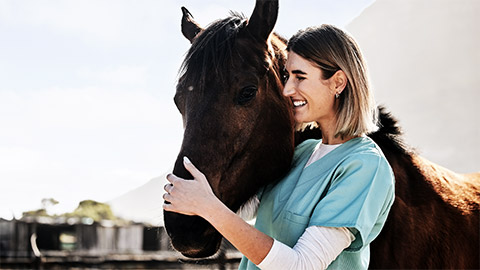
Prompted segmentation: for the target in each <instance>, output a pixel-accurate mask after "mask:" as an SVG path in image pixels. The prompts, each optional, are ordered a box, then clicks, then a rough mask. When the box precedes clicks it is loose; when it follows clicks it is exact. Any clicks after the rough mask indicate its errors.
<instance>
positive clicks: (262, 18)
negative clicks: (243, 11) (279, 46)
mask: <svg viewBox="0 0 480 270" xmlns="http://www.w3.org/2000/svg"><path fill="white" fill-rule="evenodd" d="M277 16H278V0H257V2H256V4H255V9H254V10H253V13H252V16H250V20H249V21H248V25H247V29H248V31H249V32H250V33H251V34H252V35H253V36H254V37H255V38H257V39H259V40H260V41H266V40H267V39H268V36H269V35H270V33H272V31H273V27H274V26H275V23H276V22H277Z"/></svg>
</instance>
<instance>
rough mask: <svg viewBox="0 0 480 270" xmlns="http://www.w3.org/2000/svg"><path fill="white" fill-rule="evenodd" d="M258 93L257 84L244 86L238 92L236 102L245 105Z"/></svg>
mask: <svg viewBox="0 0 480 270" xmlns="http://www.w3.org/2000/svg"><path fill="white" fill-rule="evenodd" d="M256 95H257V87H255V86H247V87H244V88H243V89H242V90H241V91H240V93H239V94H238V96H237V100H236V103H237V104H238V105H245V104H247V103H248V102H249V101H251V100H252V99H254V98H255V96H256Z"/></svg>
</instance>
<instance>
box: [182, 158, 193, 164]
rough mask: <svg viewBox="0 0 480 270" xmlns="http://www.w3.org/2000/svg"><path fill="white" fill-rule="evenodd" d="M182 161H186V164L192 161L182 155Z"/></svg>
mask: <svg viewBox="0 0 480 270" xmlns="http://www.w3.org/2000/svg"><path fill="white" fill-rule="evenodd" d="M183 162H185V163H187V164H191V163H192V162H191V161H190V159H188V157H186V156H184V157H183Z"/></svg>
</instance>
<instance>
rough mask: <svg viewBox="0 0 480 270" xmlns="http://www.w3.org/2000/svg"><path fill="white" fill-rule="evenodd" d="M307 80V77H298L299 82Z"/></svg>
mask: <svg viewBox="0 0 480 270" xmlns="http://www.w3.org/2000/svg"><path fill="white" fill-rule="evenodd" d="M305 79H306V78H305V77H297V80H299V81H303V80H305Z"/></svg>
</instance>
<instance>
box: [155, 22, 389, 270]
mask: <svg viewBox="0 0 480 270" xmlns="http://www.w3.org/2000/svg"><path fill="white" fill-rule="evenodd" d="M287 52H288V60H287V63H286V71H287V72H288V76H287V77H288V78H287V80H286V83H285V88H284V91H283V94H284V95H285V96H287V97H289V98H290V99H291V100H292V104H293V107H294V114H295V119H296V121H297V123H299V124H302V125H305V124H307V123H309V124H312V123H313V124H315V125H318V126H319V127H320V129H321V131H322V139H321V140H307V141H305V142H303V143H302V144H300V145H299V146H297V148H296V149H295V155H294V159H293V162H292V168H291V170H290V172H289V173H288V175H287V176H286V177H285V178H284V179H282V180H281V181H280V182H278V183H277V184H275V185H273V186H268V187H266V188H264V190H263V191H262V192H260V193H259V194H258V197H259V200H260V205H259V207H258V213H257V220H256V224H255V227H252V226H250V225H249V224H248V223H246V222H245V221H243V220H242V219H241V218H240V217H238V216H237V215H236V214H235V213H233V212H232V211H231V210H229V209H228V208H227V207H226V206H225V205H223V203H222V202H221V201H220V200H219V199H218V198H216V197H215V195H214V194H213V192H212V190H211V188H210V186H209V184H208V182H207V180H206V179H205V176H204V175H203V174H202V173H201V172H200V171H199V170H198V169H196V168H195V166H194V165H193V164H192V163H191V162H190V161H189V160H188V158H185V159H184V165H185V168H186V169H187V170H188V171H189V172H190V173H191V174H192V176H193V177H194V178H195V180H194V181H185V180H184V179H181V178H178V177H176V176H175V175H172V174H170V175H168V176H167V179H168V181H170V183H171V184H168V185H166V186H165V191H166V192H167V193H165V194H164V199H165V201H167V202H170V204H164V206H163V207H164V209H165V210H167V211H174V212H178V213H182V214H187V215H199V216H201V217H203V218H204V219H206V220H207V221H209V222H210V223H211V224H212V225H213V226H214V227H215V228H216V229H217V230H218V231H219V232H220V233H221V234H222V235H223V236H224V237H225V238H226V239H228V240H229V241H230V242H231V243H232V244H233V245H234V246H235V247H236V248H237V249H238V250H239V251H240V252H242V253H243V255H244V256H245V257H244V259H243V260H242V262H241V264H240V269H256V268H257V267H259V268H261V269H326V268H328V269H367V267H368V263H369V244H370V243H371V241H372V240H373V239H375V237H376V236H377V235H378V234H379V232H380V230H381V228H382V227H383V224H384V222H385V220H386V217H387V214H388V212H389V210H390V207H391V205H392V203H393V198H394V178H393V173H392V170H391V168H390V166H389V164H388V162H387V160H386V159H385V157H384V156H383V153H382V152H381V150H380V148H379V147H378V146H377V145H376V144H375V143H374V142H373V141H372V140H371V139H369V138H368V137H366V135H365V134H367V133H368V132H371V131H373V130H374V129H375V128H376V125H375V104H374V100H373V95H372V93H371V91H370V87H369V84H368V78H367V72H366V66H365V63H364V60H363V58H362V56H361V53H360V50H359V48H358V46H357V44H356V43H355V41H354V40H353V38H351V37H350V36H349V35H347V34H346V33H345V32H343V31H341V30H340V29H338V28H336V27H334V26H330V25H322V26H321V27H317V28H308V29H306V30H303V31H300V32H298V33H297V34H296V35H294V36H293V37H292V38H291V39H290V41H289V42H288V46H287Z"/></svg>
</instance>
